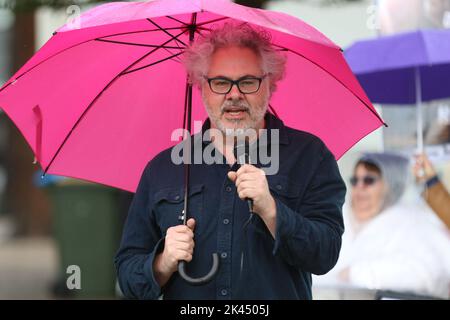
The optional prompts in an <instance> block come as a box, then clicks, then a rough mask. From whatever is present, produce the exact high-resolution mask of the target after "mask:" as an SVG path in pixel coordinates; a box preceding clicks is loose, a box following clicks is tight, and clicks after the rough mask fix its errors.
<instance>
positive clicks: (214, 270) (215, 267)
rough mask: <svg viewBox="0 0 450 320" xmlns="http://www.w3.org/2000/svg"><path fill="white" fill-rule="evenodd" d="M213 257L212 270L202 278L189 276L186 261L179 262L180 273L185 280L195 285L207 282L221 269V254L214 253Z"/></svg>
mask: <svg viewBox="0 0 450 320" xmlns="http://www.w3.org/2000/svg"><path fill="white" fill-rule="evenodd" d="M212 258H213V265H212V267H211V270H209V272H208V274H207V275H206V276H203V277H200V278H192V277H190V276H188V275H187V274H186V261H180V262H179V263H178V273H179V274H180V276H181V277H182V278H183V279H184V280H185V281H187V282H188V283H190V284H192V285H194V286H200V285H203V284H206V283H208V282H210V281H211V280H212V279H213V278H214V276H215V275H216V273H217V271H218V270H219V255H218V254H217V253H213V255H212Z"/></svg>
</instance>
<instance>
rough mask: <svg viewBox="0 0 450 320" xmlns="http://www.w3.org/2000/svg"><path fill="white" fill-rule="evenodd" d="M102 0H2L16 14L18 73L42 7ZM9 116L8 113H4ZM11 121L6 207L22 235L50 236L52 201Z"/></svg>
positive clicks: (30, 51) (31, 48) (31, 47)
mask: <svg viewBox="0 0 450 320" xmlns="http://www.w3.org/2000/svg"><path fill="white" fill-rule="evenodd" d="M92 2H99V1H98V0H85V1H83V0H81V1H77V0H0V8H9V9H11V10H12V11H13V12H14V14H15V19H14V24H13V27H12V43H11V44H10V48H11V56H12V71H13V72H16V71H17V70H18V69H19V68H20V67H22V66H23V65H24V64H25V62H26V61H28V59H30V58H31V56H32V55H33V54H34V52H35V50H36V48H35V45H36V44H35V37H36V34H35V12H36V9H37V8H39V7H42V6H50V7H52V8H64V7H67V6H70V5H73V4H78V5H82V4H87V3H92ZM2 116H5V115H2ZM5 123H7V126H8V128H7V132H8V148H9V149H8V150H7V154H6V155H5V158H6V160H5V161H6V163H5V165H6V169H7V172H8V182H7V186H6V192H5V193H6V194H5V204H4V206H5V208H3V210H5V211H6V212H8V213H11V214H13V215H14V217H15V219H16V223H17V234H18V235H46V234H49V232H50V204H49V200H48V196H47V194H46V193H45V192H44V191H43V190H42V189H39V188H37V187H36V186H34V185H33V184H32V180H33V174H34V172H35V171H36V170H37V169H38V167H37V166H33V165H32V161H33V158H34V156H33V153H32V151H31V149H30V148H29V146H28V144H27V143H26V141H25V139H24V138H23V137H22V135H21V134H20V132H19V130H18V129H17V128H16V126H15V125H14V124H13V123H12V122H11V121H5Z"/></svg>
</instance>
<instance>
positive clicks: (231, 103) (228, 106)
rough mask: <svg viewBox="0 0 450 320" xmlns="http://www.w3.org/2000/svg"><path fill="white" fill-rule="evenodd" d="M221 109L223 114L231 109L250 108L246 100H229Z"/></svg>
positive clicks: (242, 109) (246, 109)
mask: <svg viewBox="0 0 450 320" xmlns="http://www.w3.org/2000/svg"><path fill="white" fill-rule="evenodd" d="M220 111H221V112H222V114H223V113H225V112H229V111H245V112H249V111H250V108H249V107H248V105H247V104H246V103H244V102H236V101H227V102H225V103H224V104H223V105H222V107H221V108H220Z"/></svg>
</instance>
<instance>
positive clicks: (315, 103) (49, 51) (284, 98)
mask: <svg viewBox="0 0 450 320" xmlns="http://www.w3.org/2000/svg"><path fill="white" fill-rule="evenodd" d="M230 20H238V21H246V22H249V23H250V24H252V25H254V26H258V27H260V28H265V29H266V30H267V31H268V32H270V34H271V36H272V42H273V45H274V46H276V47H278V48H279V49H280V50H283V51H285V53H286V55H287V57H288V60H287V74H286V77H285V79H284V80H283V81H282V82H280V83H279V85H278V90H277V92H276V93H275V94H274V96H273V99H272V101H271V105H272V106H273V109H274V110H276V111H275V112H276V113H277V115H278V116H279V117H280V118H281V119H282V120H283V121H284V122H285V124H286V125H288V126H291V127H294V128H297V129H301V130H304V131H308V132H311V133H313V134H315V135H317V136H318V137H320V138H321V139H322V140H323V141H324V143H325V144H326V145H327V146H328V148H329V149H330V150H331V151H332V152H333V154H334V155H335V157H336V159H338V158H339V157H341V156H342V155H343V154H344V153H345V152H346V151H347V150H348V149H349V148H351V147H352V146H353V145H354V144H355V143H356V142H357V141H359V140H360V139H361V138H363V137H364V136H366V135H367V134H368V133H370V132H372V131H373V130H375V129H377V128H378V127H379V126H381V125H382V124H383V121H382V119H381V118H380V117H379V115H378V114H377V112H376V111H375V109H374V108H373V106H372V105H371V103H370V101H369V99H368V98H367V96H366V95H365V93H364V91H363V90H362V88H361V87H360V85H359V83H358V81H357V80H356V78H355V77H354V75H353V73H352V72H351V70H350V68H349V67H348V65H347V63H346V62H345V60H344V57H343V55H342V52H341V50H340V48H339V47H338V46H336V45H335V44H333V43H332V42H331V41H330V40H329V39H327V38H326V37H325V36H324V35H323V34H321V33H320V32H319V31H317V30H316V29H314V28H313V27H311V26H309V25H307V24H306V23H304V22H302V21H301V20H299V19H297V18H294V17H291V16H289V15H286V14H282V13H278V12H273V11H268V10H261V9H251V8H247V7H244V6H240V5H236V4H234V3H232V2H229V1H226V0H216V1H202V0H157V1H149V2H116V3H108V4H105V5H101V6H98V7H96V8H93V9H91V10H90V11H88V12H86V13H85V14H83V15H82V16H81V18H80V26H81V28H79V29H76V30H70V26H69V25H66V26H63V27H62V28H61V29H59V30H58V31H57V32H55V33H54V35H53V37H52V38H51V39H50V40H49V41H48V42H47V43H46V44H45V45H44V46H43V47H42V48H41V49H40V50H39V51H38V52H37V53H36V54H35V55H34V56H33V57H32V58H31V59H30V60H29V61H28V62H27V63H26V64H25V65H24V66H23V67H22V68H21V69H20V70H19V71H18V72H17V73H16V74H15V75H14V76H13V77H12V78H11V79H10V80H9V81H8V82H6V83H5V84H4V86H3V87H2V88H1V89H0V107H1V108H2V109H3V110H4V111H5V112H6V114H7V115H8V116H9V117H10V118H11V120H12V121H14V123H15V124H16V126H17V127H18V128H19V130H20V131H21V133H22V134H23V136H24V137H25V139H26V141H27V142H28V144H29V145H30V147H31V148H32V150H33V151H34V154H35V156H36V159H37V161H38V162H39V163H40V165H41V166H42V168H43V169H44V171H45V172H47V173H52V174H57V175H64V176H70V177H75V178H80V179H84V180H89V181H93V182H97V183H102V184H105V185H109V186H113V187H117V188H121V189H124V190H128V191H133V192H134V191H135V190H136V187H137V184H138V182H139V178H140V175H141V173H142V171H143V168H144V167H145V165H146V164H147V162H148V161H149V160H150V159H152V158H153V157H154V156H155V155H156V154H157V153H158V152H160V151H161V150H163V149H165V148H167V147H170V146H172V145H174V144H175V143H176V142H174V141H171V139H170V138H171V133H172V131H173V130H174V129H175V128H180V127H182V126H183V120H184V119H185V117H186V115H185V113H184V112H183V110H184V107H185V98H186V97H185V93H186V73H185V71H184V69H183V67H182V65H181V64H180V62H179V58H181V55H182V54H183V50H184V48H185V46H186V45H187V44H188V43H189V37H190V36H192V37H194V39H195V37H197V36H198V35H199V34H200V33H205V32H208V30H209V29H210V28H211V26H213V25H220V24H221V23H224V22H226V21H230ZM205 118H206V114H205V112H204V108H203V106H202V103H201V98H200V95H199V92H197V90H194V92H193V93H192V119H191V120H192V121H194V120H199V121H203V120H205ZM189 125H190V123H189Z"/></svg>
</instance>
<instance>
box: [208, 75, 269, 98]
mask: <svg viewBox="0 0 450 320" xmlns="http://www.w3.org/2000/svg"><path fill="white" fill-rule="evenodd" d="M265 77H267V75H263V76H262V77H259V78H258V77H251V76H245V77H242V78H239V79H237V80H231V79H228V78H225V77H214V78H208V77H206V76H205V77H204V78H205V80H206V81H208V84H209V88H210V89H211V91H212V92H214V93H217V94H228V93H229V92H230V91H231V88H233V86H234V85H236V86H237V87H238V89H239V92H240V93H242V94H249V93H255V92H257V91H258V90H259V87H260V86H261V82H262V81H263V79H264V78H265Z"/></svg>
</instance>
